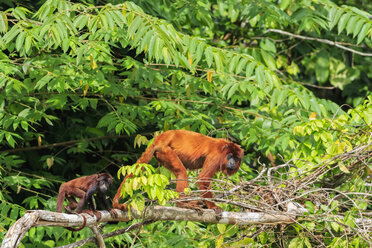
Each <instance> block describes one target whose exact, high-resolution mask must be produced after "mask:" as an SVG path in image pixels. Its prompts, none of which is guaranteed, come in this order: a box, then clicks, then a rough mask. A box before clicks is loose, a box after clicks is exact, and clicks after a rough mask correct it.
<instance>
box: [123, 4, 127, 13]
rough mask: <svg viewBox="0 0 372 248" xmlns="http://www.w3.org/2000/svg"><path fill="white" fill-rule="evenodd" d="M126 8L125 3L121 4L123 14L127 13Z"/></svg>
mask: <svg viewBox="0 0 372 248" xmlns="http://www.w3.org/2000/svg"><path fill="white" fill-rule="evenodd" d="M126 9H127V5H126V4H123V16H125V14H126V13H127V11H126Z"/></svg>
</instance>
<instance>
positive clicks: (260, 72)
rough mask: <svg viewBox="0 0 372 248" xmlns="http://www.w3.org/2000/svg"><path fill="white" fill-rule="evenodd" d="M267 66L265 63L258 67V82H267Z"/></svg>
mask: <svg viewBox="0 0 372 248" xmlns="http://www.w3.org/2000/svg"><path fill="white" fill-rule="evenodd" d="M264 70H265V67H264V66H263V65H259V66H258V67H257V69H256V81H257V82H258V84H260V85H262V84H263V83H264V82H265V71H264Z"/></svg>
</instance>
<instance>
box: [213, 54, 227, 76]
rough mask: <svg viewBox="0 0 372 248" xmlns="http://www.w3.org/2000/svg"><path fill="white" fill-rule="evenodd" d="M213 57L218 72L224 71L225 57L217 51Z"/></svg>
mask: <svg viewBox="0 0 372 248" xmlns="http://www.w3.org/2000/svg"><path fill="white" fill-rule="evenodd" d="M213 58H214V61H215V62H216V68H217V69H216V70H217V72H223V71H224V69H223V61H222V59H223V57H222V56H221V54H220V52H219V51H217V52H215V53H213Z"/></svg>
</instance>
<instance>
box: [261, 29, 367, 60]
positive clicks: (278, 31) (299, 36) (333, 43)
mask: <svg viewBox="0 0 372 248" xmlns="http://www.w3.org/2000/svg"><path fill="white" fill-rule="evenodd" d="M270 32H273V33H278V34H283V35H288V36H291V37H294V38H297V39H302V40H313V41H317V42H320V43H324V44H328V45H331V46H336V47H338V48H341V49H343V50H346V51H349V52H352V53H355V54H358V55H361V56H368V57H371V56H372V53H363V52H359V51H357V50H354V49H351V48H348V47H346V46H343V45H341V44H342V43H340V42H335V41H331V40H327V39H321V38H314V37H308V36H303V35H298V34H292V33H290V32H287V31H283V30H280V29H273V28H270V29H268V30H266V31H265V32H264V34H266V33H270Z"/></svg>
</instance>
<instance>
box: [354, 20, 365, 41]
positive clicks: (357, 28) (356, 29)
mask: <svg viewBox="0 0 372 248" xmlns="http://www.w3.org/2000/svg"><path fill="white" fill-rule="evenodd" d="M364 23H365V22H364V20H363V19H360V20H359V21H358V22H357V23H356V25H355V26H354V29H353V38H355V36H356V35H357V34H358V33H359V31H360V29H361V28H362V26H363V24H364Z"/></svg>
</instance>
